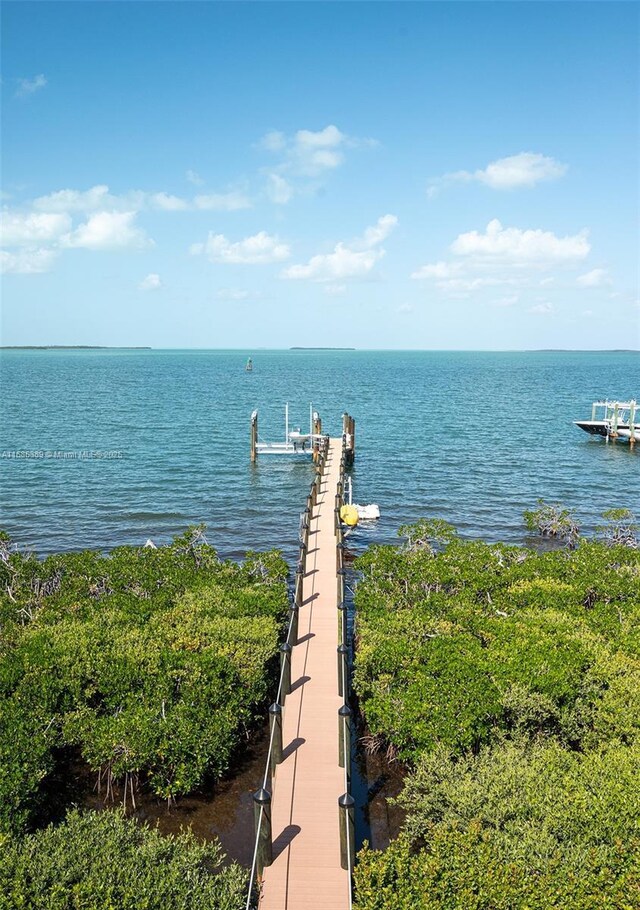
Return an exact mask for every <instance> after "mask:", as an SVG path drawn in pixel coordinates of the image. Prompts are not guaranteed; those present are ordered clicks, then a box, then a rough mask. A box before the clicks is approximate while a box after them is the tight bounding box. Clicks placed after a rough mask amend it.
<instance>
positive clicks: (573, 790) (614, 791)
mask: <svg viewBox="0 0 640 910" xmlns="http://www.w3.org/2000/svg"><path fill="white" fill-rule="evenodd" d="M532 516H534V518H535V513H532ZM607 517H609V518H610V519H613V520H614V521H619V520H620V518H621V516H619V515H611V516H607ZM543 518H545V520H546V519H548V518H549V515H548V514H546V515H545V516H543ZM622 518H623V520H625V521H626V520H627V518H628V514H626V515H625V516H622ZM403 531H404V532H405V536H407V537H408V539H409V543H408V545H407V546H405V547H402V548H395V547H374V548H372V549H371V550H370V551H369V552H368V553H367V554H366V555H365V556H363V557H362V558H361V559H360V560H359V564H358V565H359V569H360V571H361V572H362V580H361V582H360V584H359V586H358V589H357V594H356V606H357V610H358V640H357V654H356V668H355V688H356V691H357V694H358V696H359V698H360V705H361V708H362V711H363V713H364V716H365V718H366V721H367V724H368V727H369V731H370V740H369V743H370V745H371V746H372V747H375V746H378V747H382V748H387V749H388V751H389V753H390V754H392V755H398V756H399V757H400V758H401V759H402V760H403V761H404V762H405V763H406V764H407V765H408V766H409V768H410V772H411V773H410V775H409V777H408V779H407V784H406V787H405V790H404V791H403V794H402V796H401V797H400V802H401V803H402V805H403V806H404V807H405V808H406V810H407V813H408V814H407V820H406V823H405V826H404V830H403V833H402V835H401V837H400V838H399V839H398V840H397V841H396V842H394V843H393V844H392V845H391V847H390V848H389V849H388V850H387V851H385V852H384V853H377V852H375V851H370V850H365V851H364V852H363V853H362V854H361V856H360V863H359V866H358V870H357V902H356V903H357V906H358V908H359V910H382V908H384V910H405V908H406V910H409V908H411V910H432V908H433V910H435V908H438V910H444V908H451V910H476V908H477V910H480V908H483V910H498V908H500V910H502V908H504V910H525V908H526V910H543V908H547V907H557V908H566V910H570V908H571V910H573V908H575V910H587V908H588V910H596V908H607V910H608V908H611V910H613V908H616V910H632V908H634V910H637V908H640V797H639V793H640V788H638V779H639V772H640V552H639V551H638V550H637V549H636V548H634V546H633V537H632V536H631V537H629V535H628V534H626V536H624V537H623V538H621V537H620V535H618V534H617V532H615V531H614V532H613V533H612V532H609V533H607V534H605V540H604V541H599V542H598V541H582V542H580V543H577V540H570V541H569V542H570V543H571V545H572V546H575V549H554V550H551V551H548V552H538V551H535V550H532V549H526V548H520V547H513V546H504V545H493V544H484V543H475V542H463V541H461V540H459V539H458V538H457V537H456V536H455V534H454V533H453V532H452V529H450V528H447V527H446V526H445V525H444V524H443V523H442V522H437V523H435V524H434V525H432V524H431V523H430V522H420V523H419V524H418V525H417V526H414V527H412V528H407V529H403ZM621 539H624V540H625V542H626V543H627V546H623V545H621V544H620V543H619V541H620V540H621ZM630 541H631V545H629V542H630Z"/></svg>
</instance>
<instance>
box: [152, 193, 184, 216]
mask: <svg viewBox="0 0 640 910" xmlns="http://www.w3.org/2000/svg"><path fill="white" fill-rule="evenodd" d="M148 200H149V207H150V208H153V209H159V210H160V211H162V212H183V211H184V210H185V209H188V208H189V203H188V202H187V201H186V200H185V199H181V198H180V197H179V196H172V195H171V194H170V193H151V194H150V195H149V197H148Z"/></svg>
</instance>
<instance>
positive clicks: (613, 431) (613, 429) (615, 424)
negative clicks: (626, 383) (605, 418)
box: [611, 401, 618, 439]
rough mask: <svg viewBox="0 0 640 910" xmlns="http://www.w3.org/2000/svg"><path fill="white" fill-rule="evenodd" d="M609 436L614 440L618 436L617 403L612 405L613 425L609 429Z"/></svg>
mask: <svg viewBox="0 0 640 910" xmlns="http://www.w3.org/2000/svg"><path fill="white" fill-rule="evenodd" d="M611 435H612V436H613V438H614V439H615V438H616V437H617V435H618V402H617V401H616V402H615V403H614V405H613V425H612V427H611Z"/></svg>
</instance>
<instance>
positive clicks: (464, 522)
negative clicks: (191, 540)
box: [0, 350, 640, 557]
mask: <svg viewBox="0 0 640 910" xmlns="http://www.w3.org/2000/svg"><path fill="white" fill-rule="evenodd" d="M250 355H251V356H252V358H253V364H254V369H253V372H252V373H246V372H245V370H244V366H245V363H246V360H247V357H248V356H250ZM0 363H1V366H2V397H1V402H0V418H1V437H0V455H2V457H0V489H1V493H2V496H1V511H0V527H2V528H4V529H5V530H7V531H8V532H9V533H10V534H11V536H12V537H13V539H14V540H15V541H16V542H17V543H19V544H20V545H22V546H25V547H29V548H32V549H34V550H35V551H36V552H37V553H40V554H44V553H48V552H52V551H56V550H67V549H79V548H82V547H94V548H100V549H108V548H111V547H113V546H115V545H118V544H123V543H133V544H140V543H144V542H145V541H146V539H147V538H149V537H150V538H152V539H153V540H154V541H156V542H157V543H161V542H165V541H167V540H169V539H170V538H171V537H172V536H173V535H175V534H177V533H179V532H181V531H182V530H184V528H185V527H186V525H188V524H192V523H196V522H205V523H206V524H207V526H208V532H207V533H208V539H209V540H210V542H211V543H213V544H214V545H215V546H217V547H218V549H219V551H220V553H221V554H222V555H224V556H231V557H236V556H239V555H241V554H242V553H244V551H245V550H246V549H247V548H250V547H258V548H263V547H271V546H280V547H282V548H283V549H284V550H285V553H286V555H287V556H289V557H291V556H292V555H293V553H294V551H295V546H296V531H297V525H298V513H299V510H300V509H301V507H302V506H303V501H304V497H305V496H306V492H307V485H308V483H309V481H310V479H311V467H310V464H309V462H308V461H304V460H302V461H301V460H293V459H288V458H273V457H272V458H268V457H263V458H262V459H261V460H259V462H258V464H257V465H251V464H250V462H249V416H250V413H251V411H252V410H253V409H254V408H258V410H259V421H260V435H261V436H262V437H263V438H265V439H277V440H280V439H282V438H283V436H284V404H285V401H287V400H288V401H289V403H290V411H291V425H292V426H296V427H297V426H301V427H302V428H303V430H304V429H305V428H306V427H307V426H308V419H309V403H310V402H313V405H314V407H315V408H316V409H317V410H318V411H319V412H320V414H321V416H322V418H323V426H324V428H325V429H326V430H328V431H330V432H331V433H332V434H339V433H340V432H341V417H340V415H341V414H342V412H343V411H344V410H347V411H349V413H351V414H353V415H354V417H355V418H356V432H357V457H356V466H355V469H354V471H353V476H354V485H355V496H356V499H357V501H359V502H377V503H378V504H379V505H380V508H381V510H382V519H381V521H380V522H378V523H377V524H375V525H371V526H369V527H364V526H363V527H361V528H360V529H359V530H358V531H357V533H356V535H355V538H354V540H355V542H356V544H357V545H358V546H363V545H365V544H367V543H369V542H372V541H384V540H389V539H394V538H395V534H396V529H397V527H398V525H400V524H402V523H404V522H407V521H412V520H414V519H416V518H418V517H421V516H440V517H444V518H447V519H448V520H450V521H451V522H453V523H454V524H455V525H456V526H457V527H458V529H459V531H460V532H461V533H462V534H463V535H464V536H467V537H485V538H489V539H505V540H509V541H514V542H522V541H523V540H524V528H523V524H522V511H523V509H525V508H527V507H530V506H532V505H534V504H535V502H536V500H537V499H538V498H539V497H542V498H544V499H546V500H553V501H561V502H562V503H564V504H565V505H567V506H571V507H574V508H575V509H576V511H577V513H578V515H579V517H580V518H581V519H582V521H583V522H584V525H585V527H586V528H587V529H592V528H593V527H594V526H595V525H596V524H597V523H598V518H599V515H600V513H601V512H602V511H603V510H604V509H606V508H608V507H611V506H626V507H632V508H635V509H636V510H637V511H640V494H639V491H638V486H639V484H638V480H639V478H640V457H639V455H640V453H639V452H636V453H634V452H632V451H630V449H629V446H628V445H627V444H622V443H618V444H615V445H614V444H608V445H607V444H606V443H605V442H604V441H603V440H600V439H595V438H591V437H589V436H587V435H586V434H584V433H582V432H581V431H580V430H578V429H577V428H575V427H573V426H572V424H571V421H572V419H574V418H581V417H589V416H590V407H591V402H592V400H594V399H596V398H601V397H607V396H608V397H610V398H620V399H628V398H631V397H636V398H640V356H639V355H638V354H637V353H557V352H548V353H547V352H539V353H538V352H535V353H464V352H454V353H451V352H369V351H358V352H347V351H335V352H333V351H117V350H112V351H108V350H105V351H3V352H2V354H1V358H0ZM639 448H640V447H639ZM15 452H19V453H24V452H27V453H30V457H24V455H23V456H22V457H13V455H12V453H15ZM47 452H48V453H52V452H53V453H72V455H74V457H71V458H69V457H66V458H65V457H61V456H59V455H58V456H57V457H40V455H41V453H45V455H46V453H47ZM87 452H88V453H99V454H100V457H87V456H86V455H83V453H87ZM32 453H36V456H35V457H31V456H32ZM77 453H80V455H78V454H77ZM110 453H111V454H112V455H113V453H115V454H116V456H117V457H104V456H105V454H106V455H107V456H109V454H110Z"/></svg>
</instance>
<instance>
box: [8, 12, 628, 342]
mask: <svg viewBox="0 0 640 910" xmlns="http://www.w3.org/2000/svg"><path fill="white" fill-rule="evenodd" d="M639 9H640V6H639V5H638V4H637V3H634V2H577V3H574V2H561V0H556V2H508V0H507V2H482V0H478V2H442V3H441V2H391V3H387V2H367V0H361V2H358V0H353V2H346V0H344V2H313V0H311V2H303V0H298V2H288V3H280V2H135V3H130V2H120V0H113V2H90V0H85V2H64V3H60V2H55V0H53V2H28V0H4V2H3V3H2V9H1V16H2V33H1V40H2V67H3V71H2V85H1V87H0V90H1V92H2V132H3V142H2V165H1V168H2V169H1V184H2V254H1V256H2V271H3V275H2V316H1V322H0V329H1V333H0V340H1V343H2V344H3V345H48V344H59V345H64V344H87V345H123V346H127V345H149V346H152V347H159V348H244V349H257V348H261V347H262V348H265V347H266V348H287V347H289V346H294V345H301V346H353V347H357V348H382V349H390V348H400V349H401V348H411V349H445V350H453V349H466V350H473V349H483V350H503V349H510V350H514V349H516V350H520V349H536V348H573V349H609V348H639V347H640V305H639V302H638V301H639V294H638V283H639V282H638V246H639V244H638V242H639V239H640V237H639V227H638V226H639V208H640V193H639V183H638V174H639V160H638V158H639V155H638V151H639V147H640V144H639V118H640V115H639V105H638V101H639V85H638V74H639V67H638V63H639V53H638V35H639V29H638V25H639Z"/></svg>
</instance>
